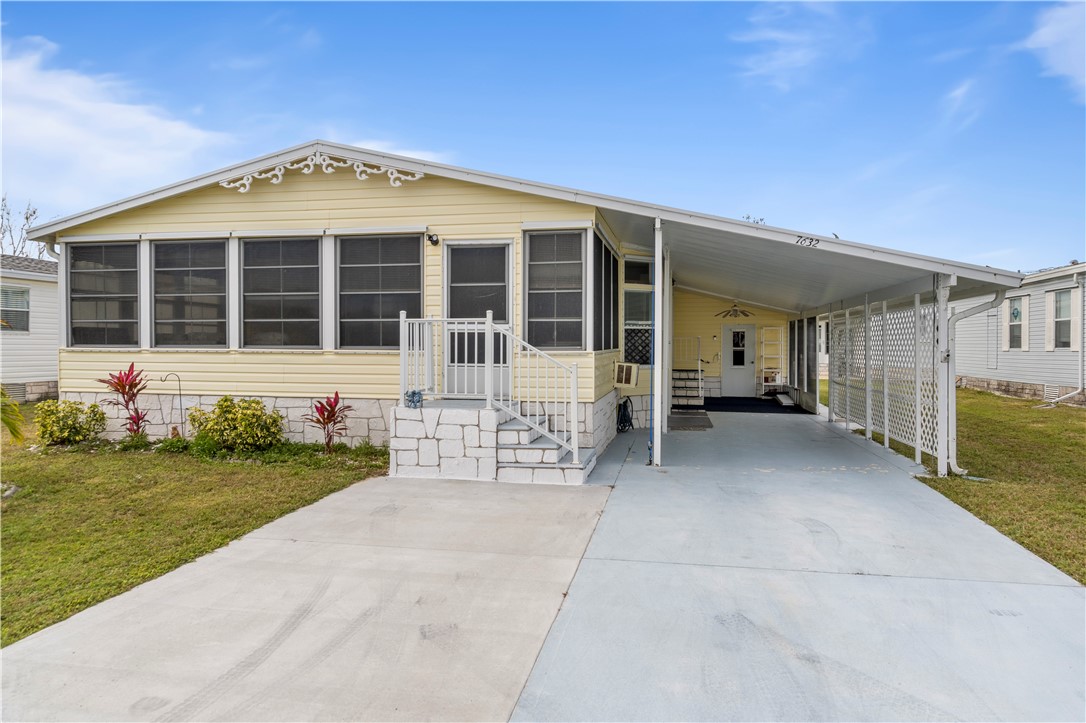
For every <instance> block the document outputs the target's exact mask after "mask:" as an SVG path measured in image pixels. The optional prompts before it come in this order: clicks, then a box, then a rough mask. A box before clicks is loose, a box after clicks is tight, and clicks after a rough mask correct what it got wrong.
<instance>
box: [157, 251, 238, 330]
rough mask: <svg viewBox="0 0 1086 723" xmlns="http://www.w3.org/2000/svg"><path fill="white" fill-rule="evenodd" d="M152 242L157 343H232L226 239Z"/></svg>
mask: <svg viewBox="0 0 1086 723" xmlns="http://www.w3.org/2000/svg"><path fill="white" fill-rule="evenodd" d="M151 248H152V251H153V255H154V268H155V275H154V295H155V296H154V298H155V305H154V312H155V314H154V316H155V326H154V335H155V340H154V343H155V346H226V242H225V241H193V242H182V243H173V242H170V243H154V244H152V245H151Z"/></svg>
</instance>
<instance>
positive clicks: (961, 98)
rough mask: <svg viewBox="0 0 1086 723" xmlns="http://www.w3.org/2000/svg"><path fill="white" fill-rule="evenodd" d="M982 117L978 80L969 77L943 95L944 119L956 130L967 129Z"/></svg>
mask: <svg viewBox="0 0 1086 723" xmlns="http://www.w3.org/2000/svg"><path fill="white" fill-rule="evenodd" d="M979 117H980V100H979V98H978V96H977V91H976V81H975V80H974V79H972V78H967V79H966V80H963V81H962V82H961V83H958V84H957V85H956V86H954V87H953V88H951V89H950V91H949V92H947V94H946V95H944V96H943V120H944V122H945V123H947V124H948V125H951V126H953V128H954V130H959V131H960V130H965V129H966V128H968V127H969V126H971V125H972V124H973V122H974V121H976V120H977V118H979Z"/></svg>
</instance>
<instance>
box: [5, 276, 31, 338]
mask: <svg viewBox="0 0 1086 723" xmlns="http://www.w3.org/2000/svg"><path fill="white" fill-rule="evenodd" d="M0 331H30V289H28V288H26V287H25V286H0Z"/></svg>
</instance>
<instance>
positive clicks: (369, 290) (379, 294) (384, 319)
mask: <svg viewBox="0 0 1086 723" xmlns="http://www.w3.org/2000/svg"><path fill="white" fill-rule="evenodd" d="M400 311H406V312H407V316H408V317H410V318H416V319H417V318H419V317H421V316H422V238H421V237H419V236H346V237H343V238H341V239H339V345H340V346H341V347H365V348H397V347H399V345H400V322H399V318H400Z"/></svg>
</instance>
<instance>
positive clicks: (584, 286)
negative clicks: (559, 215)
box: [520, 227, 595, 355]
mask: <svg viewBox="0 0 1086 723" xmlns="http://www.w3.org/2000/svg"><path fill="white" fill-rule="evenodd" d="M591 230H592V229H591V227H588V228H554V227H547V228H536V229H532V230H531V231H523V232H522V233H521V236H520V239H521V241H520V243H521V246H520V247H521V254H522V255H523V257H524V260H523V263H522V264H521V265H522V266H523V269H522V272H521V279H520V282H521V289H522V293H521V294H520V298H521V313H520V321H521V324H522V326H521V331H522V332H523V333H522V334H521V337H522V338H523V339H524V340H525V341H527V340H528V271H529V264H530V262H529V260H528V258H529V252H528V245H529V243H530V241H529V237H530V236H532V235H533V234H537V233H538V234H543V233H548V232H553V233H563V232H571V231H580V233H581V345H580V346H579V347H577V348H571V347H568V346H554V347H547V346H541V347H539V349H541V350H543V351H545V352H547V353H548V354H551V355H553V354H555V353H562V352H585V351H588V347H589V344H588V332H589V329H588V327H589V326H590V325H591V324H592V318H591V316H590V314H591V313H592V296H591V294H592V290H593V288H594V287H593V286H592V278H591V277H592V272H593V268H594V267H595V264H594V263H593V261H592V257H593V256H595V254H594V253H592V251H593V249H592V248H591V247H590V246H589V244H588V238H589V231H591ZM529 343H531V342H529Z"/></svg>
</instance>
